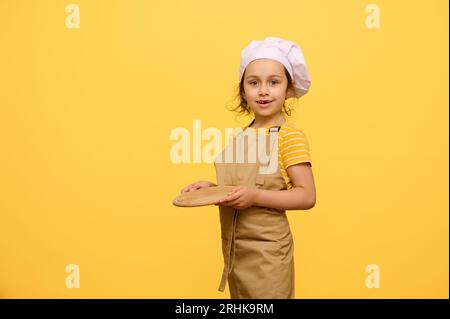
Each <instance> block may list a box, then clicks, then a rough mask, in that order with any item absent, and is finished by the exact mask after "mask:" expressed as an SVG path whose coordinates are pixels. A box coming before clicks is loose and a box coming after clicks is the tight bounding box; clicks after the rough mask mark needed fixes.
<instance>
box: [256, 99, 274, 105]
mask: <svg viewBox="0 0 450 319" xmlns="http://www.w3.org/2000/svg"><path fill="white" fill-rule="evenodd" d="M271 102H273V101H269V100H261V101H256V103H258V104H262V105H264V104H269V103H271Z"/></svg>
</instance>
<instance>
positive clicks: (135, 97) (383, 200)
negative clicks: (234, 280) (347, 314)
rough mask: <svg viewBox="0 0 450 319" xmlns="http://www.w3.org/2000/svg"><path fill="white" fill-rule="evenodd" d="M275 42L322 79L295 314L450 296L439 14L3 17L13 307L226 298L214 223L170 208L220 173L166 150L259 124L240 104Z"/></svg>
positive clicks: (401, 7) (52, 3)
mask: <svg viewBox="0 0 450 319" xmlns="http://www.w3.org/2000/svg"><path fill="white" fill-rule="evenodd" d="M68 3H76V4H78V5H79V8H80V19H81V20H80V26H81V27H80V29H68V28H66V26H65V19H66V16H67V15H68V13H66V12H65V6H66V4H68ZM369 3H375V4H377V5H378V6H379V7H380V9H381V13H380V17H381V29H368V28H367V27H366V25H365V19H366V17H367V15H368V13H366V11H365V6H366V5H367V4H369ZM266 36H278V37H282V38H286V39H289V40H291V41H294V42H296V43H298V44H299V45H300V46H301V47H302V49H303V51H304V54H305V57H306V62H307V64H308V69H309V72H310V75H311V79H312V86H311V90H310V92H309V93H308V94H307V95H306V96H305V97H304V98H301V99H300V100H298V102H297V103H296V106H295V109H296V112H295V113H294V116H293V118H294V121H295V122H296V123H297V125H298V126H299V127H300V128H301V129H302V130H303V131H304V132H305V134H306V135H307V137H308V139H309V142H310V148H311V156H312V162H313V172H314V178H315V182H316V188H317V203H316V206H315V207H314V208H313V209H312V210H310V211H289V212H288V218H289V220H290V224H291V229H292V232H293V236H294V242H295V265H296V297H297V298H448V269H449V268H448V257H449V256H448V222H449V221H448V85H449V83H448V2H447V1H445V0H435V1H431V0H430V1H426V2H424V1H406V0H402V1H400V0H396V1H387V0H377V1H373V2H368V1H349V0H346V1H334V0H329V1H325V0H321V1H312V0H311V1H299V0H295V1H275V2H274V1H265V0H258V1H210V0H208V1H180V0H178V1H162V0H160V1H125V0H123V1H113V0H104V1H92V0H89V1H87V0H85V1H81V0H80V1H56V0H48V1H18V0H1V1H0V45H1V49H0V87H1V88H0V142H1V144H0V298H94V297H102V298H110V297H114V298H228V297H229V293H228V288H227V289H226V291H225V293H220V292H218V291H217V288H218V285H219V280H220V276H221V272H222V267H223V259H222V255H221V254H222V253H221V249H220V244H221V242H220V226H219V217H218V210H217V207H215V206H208V207H201V208H194V209H186V208H177V207H174V206H172V204H171V200H172V198H173V197H174V196H176V195H177V194H178V193H179V191H180V189H181V188H182V187H184V186H185V185H187V184H189V183H191V182H193V181H195V180H199V179H206V180H211V181H215V172H214V166H213V164H204V163H203V164H178V165H177V164H173V163H172V162H171V161H170V157H169V154H170V148H171V147H172V145H173V144H174V143H175V141H171V140H170V139H169V134H170V132H171V130H172V129H174V128H176V127H185V128H187V129H189V130H190V131H191V132H192V122H193V120H194V119H199V120H201V121H202V128H203V129H204V128H207V127H217V128H219V129H221V130H223V129H224V128H225V127H236V126H239V125H240V124H242V123H247V120H248V119H246V118H238V119H235V117H234V115H233V114H232V113H231V112H229V111H228V110H227V107H229V106H230V105H233V102H234V101H233V100H232V98H233V93H234V92H235V91H234V88H235V86H236V85H237V80H238V79H237V77H238V69H239V60H240V52H241V50H242V49H243V48H244V47H245V46H246V45H247V44H248V43H249V42H250V41H251V40H253V39H260V40H261V39H263V38H264V37H266ZM72 263H73V264H77V265H79V267H80V284H81V287H80V288H79V289H68V288H66V286H65V279H66V276H67V275H68V274H67V273H66V272H65V267H66V265H67V264H72ZM369 264H377V265H379V267H380V284H381V286H380V288H378V289H368V288H367V287H366V286H365V279H366V276H367V275H368V274H367V273H366V272H365V267H366V266H367V265H369Z"/></svg>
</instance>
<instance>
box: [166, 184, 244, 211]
mask: <svg viewBox="0 0 450 319" xmlns="http://www.w3.org/2000/svg"><path fill="white" fill-rule="evenodd" d="M235 187H236V186H211V187H205V188H200V189H197V190H195V191H191V192H185V193H181V194H180V195H178V196H177V197H175V198H174V200H173V201H172V204H174V205H175V206H179V207H196V206H206V205H214V204H217V203H218V202H219V200H220V199H222V198H224V197H226V196H227V195H228V193H229V192H231V190H232V189H233V188H235Z"/></svg>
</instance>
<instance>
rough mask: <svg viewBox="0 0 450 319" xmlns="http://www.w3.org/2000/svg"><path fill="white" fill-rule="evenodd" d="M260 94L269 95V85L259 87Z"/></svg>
mask: <svg viewBox="0 0 450 319" xmlns="http://www.w3.org/2000/svg"><path fill="white" fill-rule="evenodd" d="M259 94H267V85H266V84H261V85H260V87H259Z"/></svg>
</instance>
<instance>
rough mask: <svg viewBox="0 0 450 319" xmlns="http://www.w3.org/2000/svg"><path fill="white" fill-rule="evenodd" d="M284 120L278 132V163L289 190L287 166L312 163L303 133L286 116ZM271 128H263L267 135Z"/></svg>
mask: <svg viewBox="0 0 450 319" xmlns="http://www.w3.org/2000/svg"><path fill="white" fill-rule="evenodd" d="M284 118H285V122H284V123H283V125H282V126H281V129H280V131H279V132H278V163H279V167H280V172H281V175H282V176H283V178H284V181H285V182H286V186H287V189H290V188H292V187H293V186H292V182H291V180H290V178H289V176H288V174H287V171H286V169H287V168H288V167H289V166H292V165H295V164H299V163H309V164H310V165H311V166H312V163H311V155H310V151H309V142H308V139H307V138H306V135H305V133H303V131H302V130H300V129H299V128H298V127H297V126H295V124H294V123H292V122H291V121H290V120H289V119H288V118H286V116H285V117H284ZM250 125H251V124H250ZM271 126H272V125H269V126H266V127H264V128H265V129H266V130H267V132H266V133H267V134H268V132H269V127H271ZM247 127H248V126H247Z"/></svg>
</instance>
